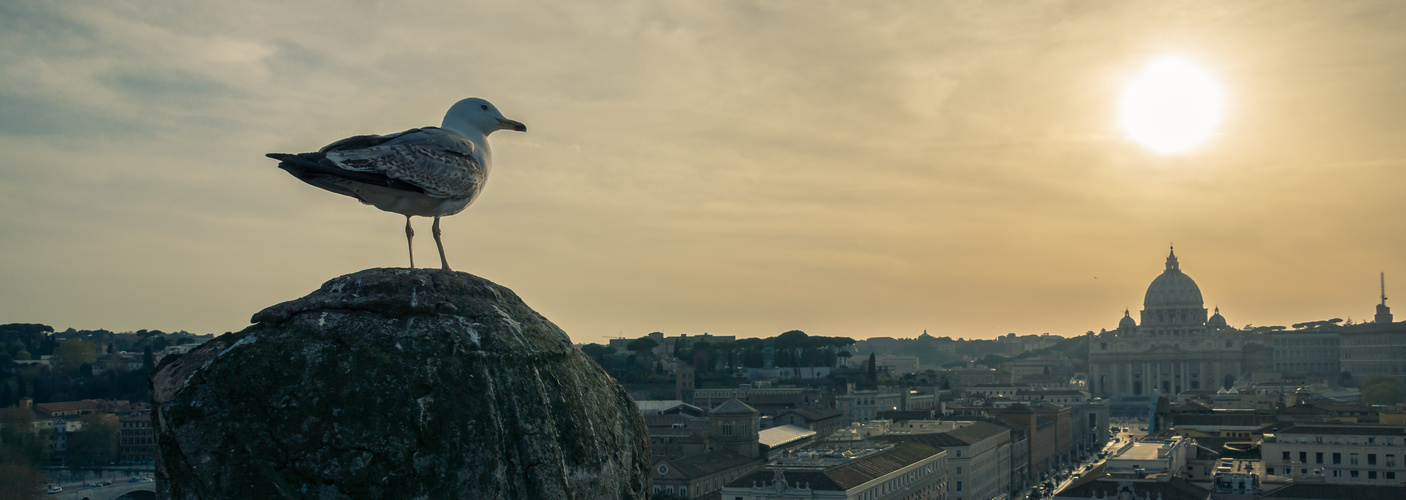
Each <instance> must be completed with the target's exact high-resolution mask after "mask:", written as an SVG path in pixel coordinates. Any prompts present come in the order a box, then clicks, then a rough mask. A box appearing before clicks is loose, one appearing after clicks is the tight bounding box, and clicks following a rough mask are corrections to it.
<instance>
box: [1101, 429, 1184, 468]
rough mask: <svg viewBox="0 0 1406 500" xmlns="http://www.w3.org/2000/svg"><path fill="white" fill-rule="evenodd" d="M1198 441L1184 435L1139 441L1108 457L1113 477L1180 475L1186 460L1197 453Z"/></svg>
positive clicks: (1108, 466)
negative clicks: (1159, 439)
mask: <svg viewBox="0 0 1406 500" xmlns="http://www.w3.org/2000/svg"><path fill="white" fill-rule="evenodd" d="M1195 454H1196V442H1195V441H1193V440H1192V439H1191V438H1188V437H1184V436H1172V437H1170V438H1167V439H1164V440H1161V441H1138V442H1134V443H1132V445H1131V446H1128V447H1126V448H1124V449H1123V450H1122V451H1121V452H1120V453H1118V455H1116V456H1114V457H1112V458H1109V459H1108V465H1107V468H1106V469H1105V470H1106V471H1107V472H1108V475H1109V476H1111V477H1121V478H1142V477H1146V476H1150V475H1154V474H1166V475H1170V476H1181V475H1182V472H1183V471H1185V470H1186V460H1187V458H1188V457H1192V456H1195Z"/></svg>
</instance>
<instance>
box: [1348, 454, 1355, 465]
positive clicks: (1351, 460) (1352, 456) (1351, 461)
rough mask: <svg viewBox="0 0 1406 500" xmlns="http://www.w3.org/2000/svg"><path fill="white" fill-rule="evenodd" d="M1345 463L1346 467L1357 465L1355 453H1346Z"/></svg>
mask: <svg viewBox="0 0 1406 500" xmlns="http://www.w3.org/2000/svg"><path fill="white" fill-rule="evenodd" d="M1347 463H1348V465H1357V454H1356V453H1348V454H1347Z"/></svg>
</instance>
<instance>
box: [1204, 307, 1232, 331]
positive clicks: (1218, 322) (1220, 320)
mask: <svg viewBox="0 0 1406 500" xmlns="http://www.w3.org/2000/svg"><path fill="white" fill-rule="evenodd" d="M1206 326H1212V327H1224V326H1227V325H1226V323H1225V316H1221V315H1220V308H1219V307H1217V308H1216V313H1215V314H1214V315H1212V316H1211V319H1208V320H1206Z"/></svg>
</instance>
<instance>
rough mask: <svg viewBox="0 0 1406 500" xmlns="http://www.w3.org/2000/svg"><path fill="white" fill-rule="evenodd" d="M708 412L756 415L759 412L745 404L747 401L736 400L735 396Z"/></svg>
mask: <svg viewBox="0 0 1406 500" xmlns="http://www.w3.org/2000/svg"><path fill="white" fill-rule="evenodd" d="M709 413H712V414H715V415H756V414H758V413H761V412H759V411H757V409H756V408H753V407H751V406H747V403H743V402H741V401H738V400H737V398H732V399H729V400H727V401H726V402H724V403H723V404H721V405H718V407H717V408H713V411H711V412H709Z"/></svg>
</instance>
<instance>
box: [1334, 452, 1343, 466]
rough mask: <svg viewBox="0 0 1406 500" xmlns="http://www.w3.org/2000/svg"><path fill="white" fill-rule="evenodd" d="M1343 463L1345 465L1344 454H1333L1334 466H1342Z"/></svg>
mask: <svg viewBox="0 0 1406 500" xmlns="http://www.w3.org/2000/svg"><path fill="white" fill-rule="evenodd" d="M1341 463H1343V454H1342V453H1334V454H1333V465H1338V464H1341Z"/></svg>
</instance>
